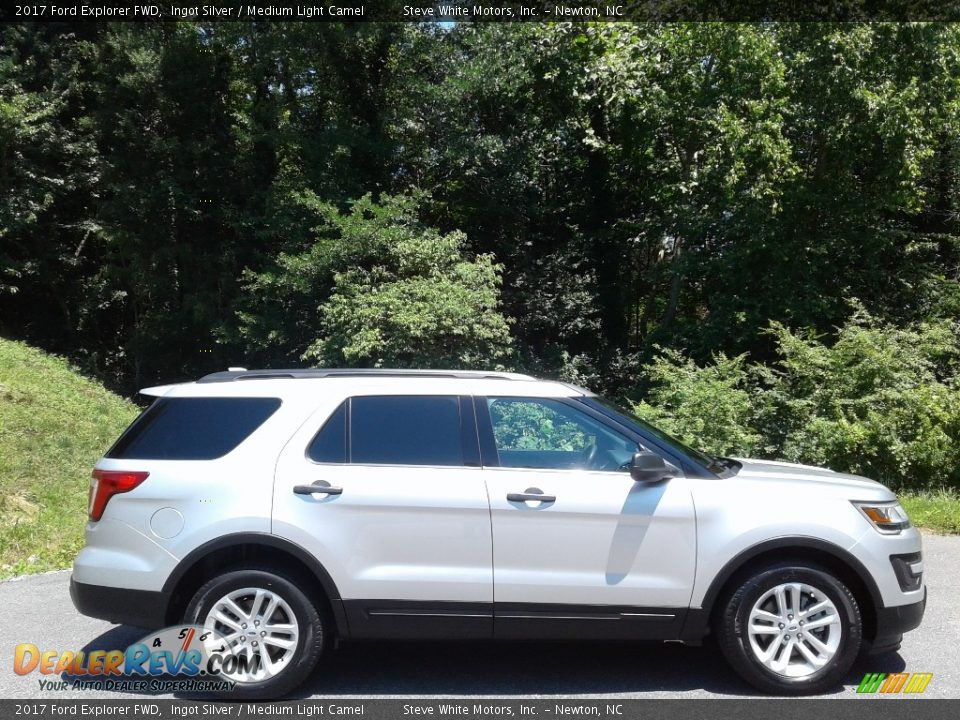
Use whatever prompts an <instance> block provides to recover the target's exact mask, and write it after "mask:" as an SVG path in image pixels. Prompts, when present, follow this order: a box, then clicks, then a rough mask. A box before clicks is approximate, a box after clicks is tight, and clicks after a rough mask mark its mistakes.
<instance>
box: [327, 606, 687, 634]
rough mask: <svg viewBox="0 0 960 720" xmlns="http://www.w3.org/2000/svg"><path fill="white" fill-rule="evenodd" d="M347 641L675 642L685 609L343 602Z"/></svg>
mask: <svg viewBox="0 0 960 720" xmlns="http://www.w3.org/2000/svg"><path fill="white" fill-rule="evenodd" d="M343 606H344V609H345V611H346V614H347V620H348V623H349V625H350V637H351V639H356V640H361V639H370V640H373V639H378V640H387V639H394V640H401V639H403V640H466V639H478V640H481V639H482V640H489V639H503V640H676V639H678V638H680V635H681V629H682V628H683V623H684V620H685V619H686V615H687V608H662V607H657V608H649V607H634V606H619V605H618V606H613V605H566V604H554V603H495V604H491V603H464V602H427V601H411V600H344V601H343Z"/></svg>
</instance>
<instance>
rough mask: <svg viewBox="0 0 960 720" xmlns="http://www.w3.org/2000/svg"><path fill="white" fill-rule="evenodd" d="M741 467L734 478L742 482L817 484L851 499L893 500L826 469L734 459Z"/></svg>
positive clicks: (871, 484)
mask: <svg viewBox="0 0 960 720" xmlns="http://www.w3.org/2000/svg"><path fill="white" fill-rule="evenodd" d="M734 460H736V461H737V462H739V463H741V464H742V465H743V467H742V468H741V469H740V472H739V473H737V477H738V478H741V479H744V480H752V479H757V480H761V479H769V480H773V481H781V482H791V481H792V482H798V483H817V484H819V485H823V486H832V487H833V488H835V489H847V490H848V493H849V495H850V498H851V499H854V500H856V499H862V500H873V499H878V500H879V499H889V500H893V499H894V498H895V495H894V494H893V493H892V492H890V490H888V489H887V488H886V487H884V486H883V485H881V484H880V483H878V482H876V481H874V480H870V479H869V478H865V477H860V476H859V475H850V474H848V473H839V472H835V471H834V470H828V469H826V468H820V467H814V466H812V465H799V464H797V463H788V462H780V461H778V460H755V459H753V458H739V457H738V458H734Z"/></svg>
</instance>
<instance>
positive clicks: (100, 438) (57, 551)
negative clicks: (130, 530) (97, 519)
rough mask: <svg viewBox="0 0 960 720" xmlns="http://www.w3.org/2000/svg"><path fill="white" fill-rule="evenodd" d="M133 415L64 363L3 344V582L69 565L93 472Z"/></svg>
mask: <svg viewBox="0 0 960 720" xmlns="http://www.w3.org/2000/svg"><path fill="white" fill-rule="evenodd" d="M136 414H137V408H136V406H134V405H133V403H131V402H129V401H127V400H124V399H123V398H121V397H119V396H118V395H115V394H113V393H111V392H109V391H108V390H106V389H105V388H103V387H102V386H100V385H99V384H97V383H96V382H94V381H92V380H88V379H87V378H85V377H83V376H82V375H80V374H79V373H78V372H77V371H76V370H75V369H74V368H71V367H70V364H69V363H68V362H67V361H66V360H63V359H62V358H58V357H54V356H51V355H47V354H45V353H43V352H41V351H40V350H36V349H35V348H31V347H29V346H27V345H24V344H23V343H19V342H13V341H10V340H4V339H2V338H0V578H3V577H9V576H11V575H19V574H22V573H28V572H30V573H32V572H43V571H45V570H54V569H60V568H64V567H69V565H70V563H71V562H72V561H73V557H74V556H75V555H76V553H77V551H78V550H79V549H80V547H81V546H82V543H83V528H84V524H85V522H86V514H87V488H88V487H89V482H90V470H91V469H92V468H93V464H94V463H95V462H96V461H97V459H98V458H99V457H100V456H101V455H102V454H103V452H104V451H105V450H106V449H107V447H109V446H110V444H111V443H112V442H113V441H114V440H115V439H116V438H117V436H118V435H119V434H120V432H121V431H122V430H123V428H124V427H126V426H127V425H128V424H129V423H130V421H131V420H132V419H133V418H134V417H135V416H136Z"/></svg>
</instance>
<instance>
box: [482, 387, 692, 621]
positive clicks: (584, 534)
mask: <svg viewBox="0 0 960 720" xmlns="http://www.w3.org/2000/svg"><path fill="white" fill-rule="evenodd" d="M579 405H580V404H579V403H577V402H576V401H575V400H567V399H548V398H520V397H489V398H478V401H477V411H478V418H479V420H480V422H479V426H480V432H481V446H482V447H484V448H485V455H484V465H485V467H484V471H483V473H484V476H485V477H486V483H487V490H488V493H489V495H490V509H491V519H492V523H493V565H494V570H493V584H494V606H495V610H494V614H495V619H494V632H495V635H496V636H498V637H550V636H555V637H601V638H602V637H614V638H670V637H677V636H678V634H679V631H680V628H681V626H682V624H683V620H684V618H685V615H686V609H687V607H688V606H689V602H690V593H691V590H692V587H693V578H694V570H695V554H696V533H695V522H694V509H693V501H692V498H691V493H690V489H689V487H688V484H687V481H686V479H685V478H684V477H683V476H682V473H681V472H680V471H679V470H677V471H676V474H675V476H674V477H672V478H671V479H669V480H664V481H661V482H658V483H639V482H634V481H633V479H632V478H631V477H630V473H629V462H630V460H631V458H632V457H633V454H634V453H635V452H636V451H637V450H638V449H641V448H638V445H637V442H636V441H634V440H633V439H631V438H629V437H627V436H626V435H624V434H623V433H622V432H621V431H620V430H619V429H616V428H613V427H611V426H610V425H608V424H606V423H604V422H603V420H602V419H601V418H600V416H597V415H594V414H593V413H591V412H590V411H588V410H587V409H586V408H584V407H582V406H579ZM578 406H579V407H578ZM491 436H492V437H491ZM642 449H646V448H642ZM491 453H492V454H494V457H492V458H491V457H488V456H489V455H490V454H491Z"/></svg>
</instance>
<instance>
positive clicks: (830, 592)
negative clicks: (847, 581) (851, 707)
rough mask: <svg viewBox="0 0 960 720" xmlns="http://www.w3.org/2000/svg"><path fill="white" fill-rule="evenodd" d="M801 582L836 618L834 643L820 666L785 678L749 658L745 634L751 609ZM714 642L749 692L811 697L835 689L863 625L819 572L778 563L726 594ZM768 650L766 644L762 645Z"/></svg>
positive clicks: (846, 598) (841, 590) (849, 600)
mask: <svg viewBox="0 0 960 720" xmlns="http://www.w3.org/2000/svg"><path fill="white" fill-rule="evenodd" d="M790 582H802V583H805V584H807V585H810V586H812V587H814V588H816V589H817V590H819V591H820V592H822V593H823V594H824V595H826V596H827V597H828V598H829V599H830V600H831V601H832V602H833V604H834V605H835V606H836V608H837V614H838V616H839V619H840V644H839V645H838V647H837V649H836V651H835V654H834V655H833V657H832V658H831V659H830V660H829V661H828V662H827V664H826V665H824V666H823V667H822V668H820V669H818V670H816V671H815V672H813V673H811V674H809V675H806V676H803V677H787V676H786V675H782V674H779V673H776V672H774V671H773V670H771V669H770V668H768V667H766V666H765V665H764V664H763V663H762V662H761V661H760V660H759V659H758V658H757V657H756V656H755V654H754V652H753V650H752V649H751V647H750V642H749V638H748V636H747V623H748V620H749V616H750V611H751V608H753V606H754V604H755V603H756V602H757V600H759V599H760V598H761V597H762V596H763V594H764V593H766V592H768V591H769V590H771V589H773V588H774V587H776V586H777V585H780V584H782V583H790ZM716 630H717V633H716V634H717V641H718V643H719V645H720V649H721V651H722V652H723V654H724V656H725V657H726V658H727V661H728V662H729V663H730V665H732V666H733V669H734V670H736V671H737V673H738V674H739V675H740V676H741V677H743V679H744V680H746V681H747V682H748V683H750V684H751V685H753V686H754V687H755V688H757V689H759V690H762V691H764V692H766V693H770V694H773V695H813V694H817V693H822V692H825V691H828V690H832V689H834V688H836V687H837V686H838V685H840V683H841V682H842V680H843V678H844V676H845V675H846V674H847V671H848V670H849V669H850V666H851V665H852V664H853V662H854V660H856V658H857V654H858V653H859V652H860V644H861V641H862V636H863V622H862V619H861V615H860V608H859V606H858V605H857V601H856V599H855V598H854V596H853V593H851V592H850V589H849V588H847V586H846V585H844V584H843V583H842V582H841V581H840V580H839V579H838V578H837V577H835V576H834V575H833V574H831V573H830V572H829V571H828V570H826V569H825V568H821V567H817V566H813V565H804V564H801V563H780V564H777V565H772V566H767V567H765V568H763V569H760V570H758V571H757V572H756V573H755V574H754V575H752V576H751V577H749V578H748V579H746V580H744V581H743V582H742V583H741V584H740V585H739V587H736V588H734V590H733V591H732V592H731V593H729V594H728V595H727V596H726V598H725V599H724V600H723V601H722V602H721V605H720V607H719V609H718V614H717V621H716ZM767 647H769V646H767Z"/></svg>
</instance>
